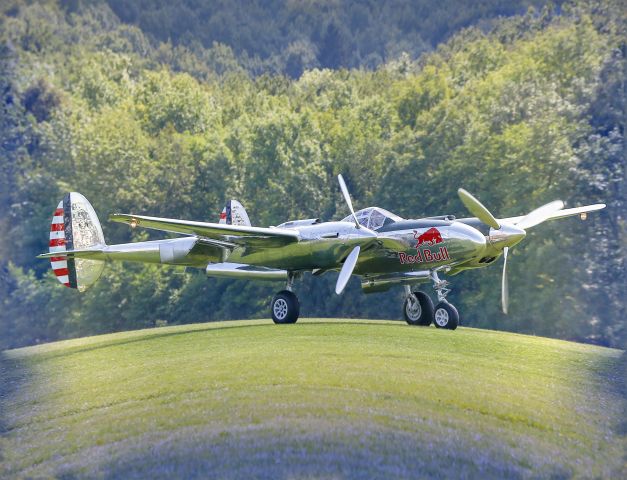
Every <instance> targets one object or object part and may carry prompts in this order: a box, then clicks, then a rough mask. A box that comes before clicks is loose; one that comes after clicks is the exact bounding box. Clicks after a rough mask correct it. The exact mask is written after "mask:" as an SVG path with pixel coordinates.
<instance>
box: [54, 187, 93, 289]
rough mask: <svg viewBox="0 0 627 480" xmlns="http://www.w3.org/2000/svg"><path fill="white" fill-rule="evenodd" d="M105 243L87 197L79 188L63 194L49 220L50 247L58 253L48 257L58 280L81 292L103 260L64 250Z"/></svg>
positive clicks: (90, 283) (86, 286)
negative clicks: (71, 254)
mask: <svg viewBox="0 0 627 480" xmlns="http://www.w3.org/2000/svg"><path fill="white" fill-rule="evenodd" d="M104 245H105V241H104V235H103V234H102V227H101V226H100V221H99V220H98V216H97V215H96V212H95V211H94V209H93V207H92V206H91V204H90V203H89V201H87V199H86V198H85V197H84V196H83V195H81V194H80V193H78V192H70V193H68V194H66V195H65V196H64V197H63V200H61V202H59V205H58V206H57V208H56V210H55V211H54V215H53V217H52V222H51V224H50V242H49V251H50V253H58V256H55V257H51V258H50V264H51V266H52V271H53V272H54V274H55V276H56V277H57V280H59V282H61V283H62V284H63V285H65V286H66V287H69V288H75V289H77V290H79V291H81V292H82V291H84V290H86V289H87V288H88V287H90V286H91V285H93V284H94V283H95V282H96V280H98V278H100V275H101V273H102V269H103V268H104V262H103V261H102V260H88V259H85V258H71V257H68V256H67V255H63V253H64V252H66V251H68V250H78V249H83V248H90V247H94V246H104Z"/></svg>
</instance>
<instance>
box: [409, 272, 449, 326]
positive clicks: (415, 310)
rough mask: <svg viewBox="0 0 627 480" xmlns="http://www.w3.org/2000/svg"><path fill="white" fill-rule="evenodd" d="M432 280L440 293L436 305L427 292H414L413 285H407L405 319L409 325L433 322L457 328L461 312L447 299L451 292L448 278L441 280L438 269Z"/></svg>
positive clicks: (434, 287) (435, 288) (437, 324)
mask: <svg viewBox="0 0 627 480" xmlns="http://www.w3.org/2000/svg"><path fill="white" fill-rule="evenodd" d="M431 281H432V282H433V289H434V290H435V291H436V293H437V295H438V304H437V305H436V306H435V307H434V306H433V302H432V301H431V298H429V296H428V295H427V294H426V293H424V292H419V291H416V292H412V291H411V287H410V286H409V285H405V293H406V294H407V298H406V299H405V304H404V308H403V314H404V315H405V320H406V321H407V323H408V324H409V325H422V326H425V327H428V326H429V325H431V323H432V322H433V323H434V324H435V326H436V327H437V328H447V329H449V330H455V329H456V328H457V326H458V325H459V313H458V312H457V309H456V308H455V307H454V306H453V305H451V304H450V303H448V302H447V301H446V295H447V294H448V293H449V292H450V289H448V288H447V287H448V285H449V283H448V282H447V281H446V280H440V278H439V277H438V273H437V272H436V271H432V272H431Z"/></svg>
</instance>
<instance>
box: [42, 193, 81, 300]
mask: <svg viewBox="0 0 627 480" xmlns="http://www.w3.org/2000/svg"><path fill="white" fill-rule="evenodd" d="M49 246H50V253H57V252H59V253H60V252H65V251H66V248H65V223H64V221H63V200H61V201H60V202H59V205H57V209H56V210H55V211H54V216H53V217H52V223H51V224H50V243H49ZM50 265H51V266H52V271H53V272H54V274H55V275H56V276H57V280H59V282H61V283H62V284H63V285H65V286H66V287H72V285H70V272H69V270H68V263H67V257H62V256H58V257H52V258H50ZM74 288H76V286H74Z"/></svg>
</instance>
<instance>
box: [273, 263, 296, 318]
mask: <svg viewBox="0 0 627 480" xmlns="http://www.w3.org/2000/svg"><path fill="white" fill-rule="evenodd" d="M295 277H296V275H295V274H293V273H291V272H290V273H288V274H287V287H286V289H285V290H281V291H280V292H279V293H277V294H276V295H275V296H274V297H272V303H271V304H270V310H271V311H272V320H273V321H274V323H296V320H298V315H299V313H300V302H299V301H298V297H297V296H296V294H295V293H294V292H293V291H292V288H293V286H294V279H295Z"/></svg>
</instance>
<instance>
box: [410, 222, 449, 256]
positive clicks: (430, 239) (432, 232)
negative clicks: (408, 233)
mask: <svg viewBox="0 0 627 480" xmlns="http://www.w3.org/2000/svg"><path fill="white" fill-rule="evenodd" d="M414 238H415V239H416V240H417V242H416V250H418V247H420V246H421V245H428V246H429V247H432V246H433V245H435V244H436V243H442V242H443V241H444V240H442V235H440V231H439V230H438V229H437V228H435V227H433V228H430V229H429V230H427V231H426V232H425V233H423V234H420V235H418V232H417V231H414Z"/></svg>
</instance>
